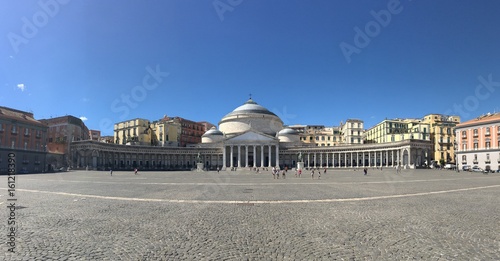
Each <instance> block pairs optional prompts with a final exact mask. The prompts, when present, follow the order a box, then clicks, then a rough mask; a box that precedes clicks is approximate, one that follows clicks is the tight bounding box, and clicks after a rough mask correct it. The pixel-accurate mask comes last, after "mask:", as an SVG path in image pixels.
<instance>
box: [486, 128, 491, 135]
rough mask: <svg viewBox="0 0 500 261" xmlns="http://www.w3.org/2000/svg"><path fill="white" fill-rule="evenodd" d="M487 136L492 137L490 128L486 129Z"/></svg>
mask: <svg viewBox="0 0 500 261" xmlns="http://www.w3.org/2000/svg"><path fill="white" fill-rule="evenodd" d="M486 135H487V136H489V135H490V127H486Z"/></svg>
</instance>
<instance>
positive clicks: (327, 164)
mask: <svg viewBox="0 0 500 261" xmlns="http://www.w3.org/2000/svg"><path fill="white" fill-rule="evenodd" d="M329 165H330V162H329V161H328V152H327V153H326V167H327V168H328V167H330V166H329Z"/></svg>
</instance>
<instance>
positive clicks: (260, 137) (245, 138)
mask: <svg viewBox="0 0 500 261" xmlns="http://www.w3.org/2000/svg"><path fill="white" fill-rule="evenodd" d="M274 141H277V139H276V138H274V137H272V136H269V135H266V134H264V133H259V132H255V131H251V130H250V131H247V132H244V133H242V134H239V135H236V136H234V137H231V138H229V139H227V140H226V142H230V143H234V142H237V143H240V142H259V143H261V142H274Z"/></svg>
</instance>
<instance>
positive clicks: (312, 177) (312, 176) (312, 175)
mask: <svg viewBox="0 0 500 261" xmlns="http://www.w3.org/2000/svg"><path fill="white" fill-rule="evenodd" d="M311 179H314V169H312V171H311Z"/></svg>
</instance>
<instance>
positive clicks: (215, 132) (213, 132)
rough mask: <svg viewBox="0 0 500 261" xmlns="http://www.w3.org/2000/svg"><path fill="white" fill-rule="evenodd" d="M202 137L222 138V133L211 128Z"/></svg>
mask: <svg viewBox="0 0 500 261" xmlns="http://www.w3.org/2000/svg"><path fill="white" fill-rule="evenodd" d="M203 136H224V133H222V132H221V131H220V130H218V129H216V128H215V127H212V128H211V129H210V130H208V131H207V132H205V134H203V135H202V137H203Z"/></svg>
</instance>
